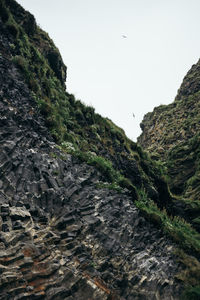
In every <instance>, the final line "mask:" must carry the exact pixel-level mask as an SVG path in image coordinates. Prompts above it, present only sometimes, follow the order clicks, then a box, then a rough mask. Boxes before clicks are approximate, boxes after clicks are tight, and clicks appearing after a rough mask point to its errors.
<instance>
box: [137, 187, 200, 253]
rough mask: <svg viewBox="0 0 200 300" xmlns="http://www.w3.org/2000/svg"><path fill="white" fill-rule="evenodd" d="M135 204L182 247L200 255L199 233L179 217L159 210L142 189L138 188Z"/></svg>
mask: <svg viewBox="0 0 200 300" xmlns="http://www.w3.org/2000/svg"><path fill="white" fill-rule="evenodd" d="M135 204H136V206H137V207H138V208H139V209H140V210H141V211H143V212H144V214H145V216H146V217H147V218H148V219H149V220H150V221H153V222H154V223H157V225H159V226H160V227H161V228H162V230H163V232H165V233H166V234H167V235H169V236H170V237H171V238H172V239H173V240H174V241H175V242H176V243H177V244H178V245H179V246H180V247H182V249H185V251H187V252H188V253H193V254H196V255H200V234H199V233H198V232H197V231H196V230H195V229H193V228H192V226H191V225H190V224H189V223H187V222H186V221H185V220H183V219H182V218H180V217H177V216H175V217H170V216H168V214H167V211H166V210H165V209H164V210H160V209H159V208H158V206H157V205H156V204H155V203H154V202H153V201H152V200H150V199H149V198H148V196H147V194H146V192H145V191H144V190H138V200H137V201H136V202H135Z"/></svg>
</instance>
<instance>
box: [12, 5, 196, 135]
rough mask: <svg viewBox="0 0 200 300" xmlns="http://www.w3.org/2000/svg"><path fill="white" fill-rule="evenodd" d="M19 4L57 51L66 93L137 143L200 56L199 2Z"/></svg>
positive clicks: (172, 96) (174, 94)
mask: <svg viewBox="0 0 200 300" xmlns="http://www.w3.org/2000/svg"><path fill="white" fill-rule="evenodd" d="M18 2H19V3H20V4H21V5H22V6H23V7H24V8H25V9H26V10H29V11H30V12H31V13H32V14H34V16H35V17H36V20H37V23H38V24H39V25H40V26H41V27H42V29H44V30H45V31H47V32H48V33H49V35H50V37H51V38H52V39H53V40H54V42H55V44H56V46H57V47H58V48H59V50H60V52H61V54H62V57H63V60H64V62H65V64H66V65H67V67H68V72H67V73H68V76H67V90H68V91H69V92H70V93H73V94H74V95H75V96H76V98H77V99H80V100H82V101H83V102H84V103H86V104H88V105H92V106H93V107H94V108H95V109H96V112H97V113H100V114H101V115H103V116H105V117H108V118H110V119H111V120H112V121H114V122H115V123H116V124H117V125H118V126H120V127H122V128H123V129H124V130H125V132H126V134H127V135H128V137H129V138H131V139H133V140H136V138H137V136H138V135H139V134H140V132H141V130H140V127H139V123H140V122H141V121H142V118H143V116H144V114H145V113H147V112H149V111H152V110H153V108H154V107H155V106H157V105H160V104H168V103H170V102H172V101H173V100H174V98H175V96H176V93H177V90H178V88H179V86H180V84H181V82H182V79H183V77H184V76H185V75H186V73H187V71H188V70H189V69H190V67H191V65H192V64H194V63H196V62H197V60H198V59H199V54H200V39H199V30H200V1H199V0H18ZM122 35H126V36H127V38H123V37H122ZM133 113H134V115H135V118H133Z"/></svg>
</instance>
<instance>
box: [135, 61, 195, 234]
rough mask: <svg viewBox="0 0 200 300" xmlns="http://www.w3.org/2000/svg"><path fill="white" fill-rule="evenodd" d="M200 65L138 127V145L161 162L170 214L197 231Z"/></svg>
mask: <svg viewBox="0 0 200 300" xmlns="http://www.w3.org/2000/svg"><path fill="white" fill-rule="evenodd" d="M199 88H200V61H198V62H197V64H196V65H193V66H192V68H191V70H190V71H189V72H188V73H187V75H186V76H185V78H184V80H183V83H182V85H181V87H180V89H179V91H178V95H177V96H176V98H175V101H174V102H173V103H171V104H169V105H162V106H159V107H156V108H155V109H154V111H153V112H152V113H148V114H147V115H146V116H145V117H144V119H143V121H142V123H141V128H142V130H143V132H142V135H141V136H140V137H139V138H138V142H139V143H140V144H141V146H142V147H144V148H145V149H146V150H148V152H149V153H150V154H151V155H152V157H153V158H154V159H157V160H158V159H160V160H162V161H163V162H165V165H166V167H167V173H168V176H169V187H170V190H171V192H172V193H173V194H175V195H177V196H178V197H175V198H176V200H175V201H174V212H175V213H178V214H179V215H181V216H182V217H184V218H186V219H187V220H188V221H189V222H190V223H192V224H193V226H194V227H195V228H196V229H198V230H200V227H199V224H200V222H199V213H200V185H199V183H200V180H199V178H200V171H199V162H200V161H199V158H200V156H199V153H200V136H199V130H200V122H199V121H200V89H199Z"/></svg>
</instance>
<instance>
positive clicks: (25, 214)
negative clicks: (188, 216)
mask: <svg viewBox="0 0 200 300" xmlns="http://www.w3.org/2000/svg"><path fill="white" fill-rule="evenodd" d="M65 76H66V67H65V66H64V64H63V62H62V58H61V56H60V54H59V51H58V50H57V49H56V47H55V45H54V44H53V42H52V41H51V40H50V39H49V37H48V35H47V34H46V33H44V32H43V31H42V30H41V29H39V28H38V27H37V25H36V22H35V19H34V17H33V16H32V15H31V14H29V13H28V12H26V11H25V10H24V9H23V8H22V7H21V6H20V5H18V4H17V2H15V1H14V0H7V1H4V0H0V299H2V300H3V299H16V300H18V299H52V300H56V299H69V300H72V299H76V300H79V299H80V300H81V299H83V300H91V299H97V300H98V299H99V300H104V299H107V300H109V299H110V300H111V299H112V300H117V299H121V300H123V299H124V300H131V299H134V300H135V299H138V300H140V299H148V300H149V299H156V300H158V299H162V300H163V299H166V300H168V299H171V300H173V299H180V295H181V294H182V292H183V288H184V280H185V278H188V277H187V276H188V275H187V276H186V275H185V274H189V276H190V274H192V275H193V276H194V268H193V269H192V271H191V273H190V271H188V273H187V270H185V269H184V268H185V266H184V265H183V264H182V263H180V257H179V261H178V257H177V255H178V254H177V253H178V251H177V247H178V246H177V244H176V243H175V242H173V240H174V241H176V242H177V235H176V234H174V233H173V231H172V232H171V231H170V230H171V226H172V225H171V224H172V223H170V222H171V221H172V220H173V218H172V217H169V216H167V211H166V210H165V209H164V208H166V209H167V210H169V211H170V209H172V207H173V201H172V200H173V197H171V195H170V193H169V191H168V186H167V183H166V182H165V180H164V177H163V170H162V169H160V165H159V164H156V163H154V162H153V161H152V160H151V159H150V158H149V157H148V155H147V154H146V153H144V151H143V150H142V149H141V148H140V147H139V146H138V145H137V144H135V143H133V142H131V141H130V140H128V139H127V137H126V136H125V134H124V132H123V130H122V129H120V128H118V127H117V126H116V125H115V124H113V123H112V122H111V121H110V120H108V119H104V118H102V117H101V116H99V115H97V114H95V113H94V110H93V109H92V108H90V107H85V106H84V105H83V104H82V103H81V102H80V101H76V100H75V99H74V97H73V96H72V95H69V94H68V93H67V92H66V91H65ZM177 101H178V100H177ZM137 203H139V204H140V205H138V204H137ZM155 203H156V204H157V205H156V204H155ZM141 205H142V207H144V208H145V209H146V210H145V209H144V210H142V211H140V210H139V209H138V207H141ZM158 207H159V208H158ZM148 209H149V211H148ZM151 209H153V211H152V210H151ZM163 209H164V210H163ZM144 212H145V213H144ZM162 214H163V216H164V217H163V218H164V220H165V221H166V222H165V223H166V226H168V231H167V232H168V235H169V236H167V235H166V234H165V233H164V232H163V229H166V228H167V227H163V226H164V225H163V224H162V222H163V221H162V220H163V219H162ZM178 224H179V223H178ZM184 224H185V223H184ZM161 225H162V226H161ZM170 233H171V234H170ZM179 233H180V232H179V231H178V234H179ZM192 233H193V232H192ZM184 234H185V233H184ZM195 234H196V232H194V235H195ZM170 236H171V238H170ZM180 236H181V238H182V235H180ZM178 237H179V236H178ZM183 237H185V235H183ZM195 237H196V236H195ZM186 242H187V241H186ZM186 242H185V243H184V242H183V245H182V244H180V245H179V247H182V248H184V247H185V248H184V249H186V250H187V251H188V252H191V251H192V250H193V249H195V251H196V253H198V249H199V248H198V243H197V242H196V240H195V243H194V245H192V246H191V247H190V245H189V246H188V245H187V243H186ZM188 249H189V250H188ZM191 249H192V250H191ZM179 251H180V250H179ZM181 253H182V252H181ZM196 253H195V254H196ZM189 254H191V253H189ZM183 255H185V254H182V256H183ZM184 257H185V256H184ZM194 261H195V264H196V265H197V267H198V262H197V261H196V260H195V259H194V258H192V257H189V262H194ZM190 264H191V263H190ZM196 265H195V266H196ZM183 269H184V270H183ZM183 271H184V272H183ZM192 272H193V273H192ZM180 274H181V275H180ZM182 274H184V276H183V275H182ZM197 277H198V276H197ZM197 279H198V278H197ZM190 282H192V284H193V285H195V284H196V281H192V280H191V279H190ZM194 282H195V283H194Z"/></svg>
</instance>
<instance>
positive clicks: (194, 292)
mask: <svg viewBox="0 0 200 300" xmlns="http://www.w3.org/2000/svg"><path fill="white" fill-rule="evenodd" d="M181 299H182V300H198V299H200V286H194V287H190V288H188V289H187V290H185V292H184V293H183V295H182V297H181Z"/></svg>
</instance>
